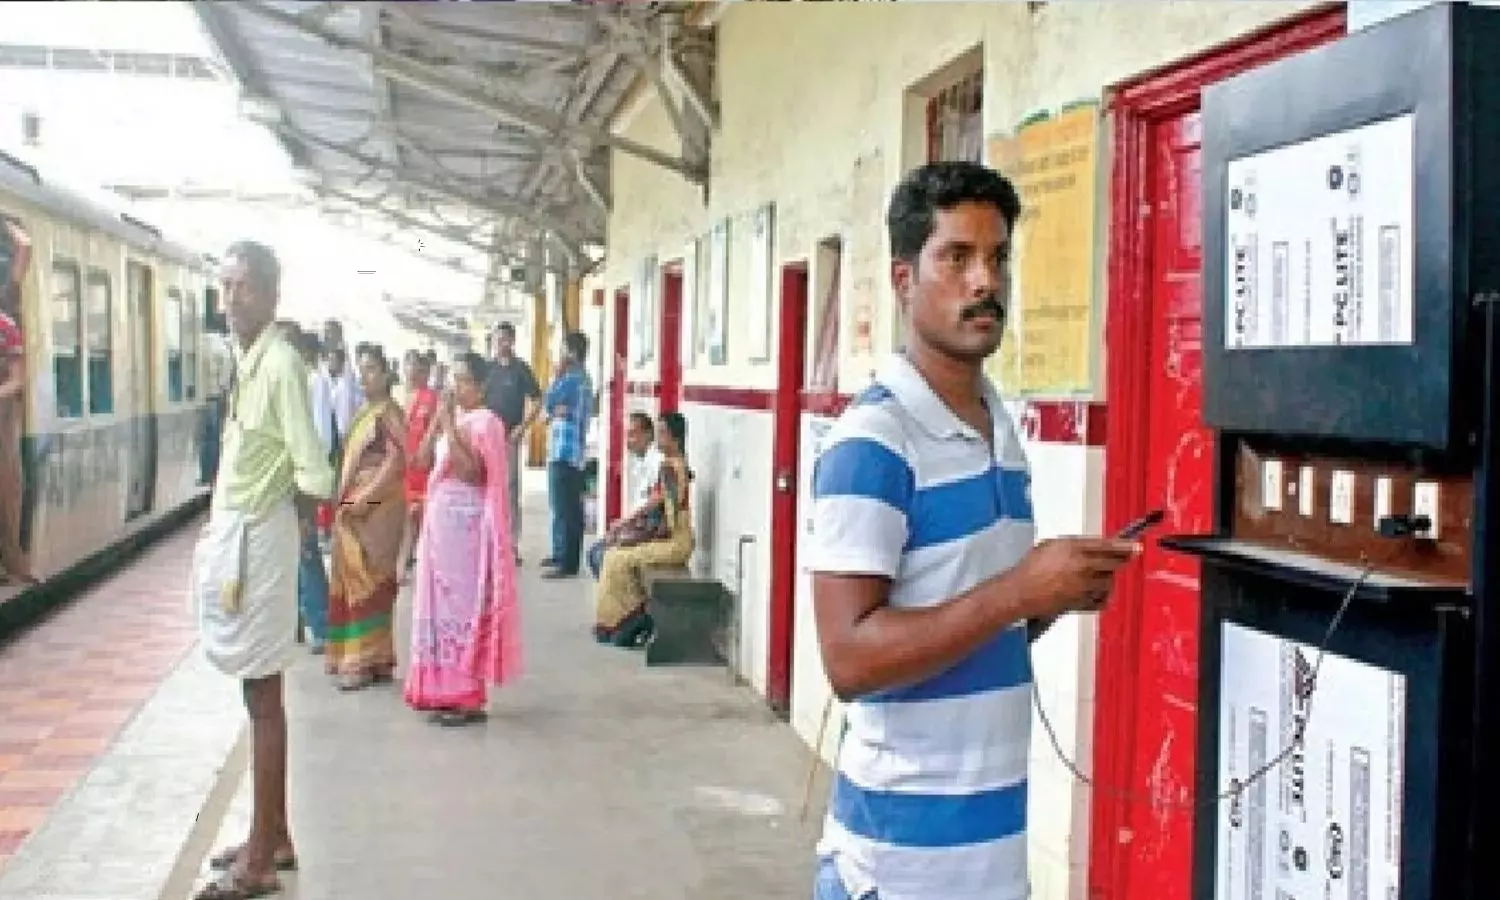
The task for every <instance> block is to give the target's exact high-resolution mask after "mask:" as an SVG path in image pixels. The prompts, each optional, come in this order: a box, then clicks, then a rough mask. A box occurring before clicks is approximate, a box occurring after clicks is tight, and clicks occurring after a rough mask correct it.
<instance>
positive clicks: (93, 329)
mask: <svg viewBox="0 0 1500 900" xmlns="http://www.w3.org/2000/svg"><path fill="white" fill-rule="evenodd" d="M113 306H114V286H113V285H112V284H111V283H110V280H109V274H108V273H106V272H105V271H104V270H103V269H90V270H89V278H88V310H87V319H86V322H85V326H86V328H85V330H86V331H87V333H88V342H87V344H88V375H89V379H88V380H89V385H88V387H89V413H90V415H109V414H110V413H112V412H114V411H115V385H114V374H115V373H114V368H115V366H114V315H113V312H114V311H113Z"/></svg>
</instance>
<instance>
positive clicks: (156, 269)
mask: <svg viewBox="0 0 1500 900" xmlns="http://www.w3.org/2000/svg"><path fill="white" fill-rule="evenodd" d="M0 226H3V227H4V228H6V229H7V230H8V231H9V233H10V236H11V239H12V240H13V242H14V243H16V244H17V245H18V246H23V247H29V252H27V253H26V254H25V255H26V256H27V257H28V261H27V262H26V264H25V265H24V268H22V269H20V270H19V271H18V272H17V274H18V275H19V277H20V281H19V291H16V290H8V291H6V292H5V294H6V297H7V302H8V304H9V305H10V306H11V307H12V308H9V309H6V310H5V312H6V313H7V314H9V315H10V316H11V317H12V318H13V319H16V320H17V322H18V324H19V325H20V326H21V330H22V333H23V337H24V346H25V354H24V369H25V374H26V390H25V398H24V400H23V401H22V404H21V405H22V420H23V423H24V425H23V428H22V429H21V432H22V436H21V439H20V446H19V447H18V448H17V447H7V448H3V449H0V460H4V459H5V458H6V454H7V453H9V454H12V455H11V456H10V457H9V459H11V460H14V459H16V456H15V455H14V454H19V459H20V470H21V487H22V490H21V497H20V502H19V505H18V507H17V508H18V509H19V512H20V516H19V517H20V531H21V544H22V546H23V548H24V549H25V551H26V552H27V553H28V554H29V558H30V564H31V569H32V574H33V575H35V576H36V577H37V578H38V579H39V580H40V584H39V585H38V587H39V588H40V590H29V591H26V592H25V593H26V594H27V595H28V596H32V597H36V596H43V595H47V594H51V593H55V592H53V591H49V590H48V588H49V587H55V586H58V585H59V584H60V582H61V581H62V579H64V578H66V577H68V576H70V575H73V574H77V573H79V572H80V571H82V570H83V569H85V568H87V567H88V566H87V565H86V564H88V563H91V562H94V563H98V562H107V560H108V558H109V557H110V556H112V555H113V554H114V553H115V552H116V551H118V550H121V549H123V548H126V547H128V546H134V545H135V544H137V543H139V542H140V539H141V538H142V537H143V536H145V535H148V534H150V533H151V532H152V531H154V530H157V529H158V527H159V526H162V525H164V524H166V523H168V522H170V521H173V520H175V519H179V518H181V517H183V516H184V515H186V514H188V513H190V512H191V511H192V510H193V509H195V508H201V506H202V504H203V501H204V499H205V498H206V496H207V491H208V488H207V487H206V486H205V485H203V484H201V483H200V472H199V465H198V444H199V442H200V439H201V438H200V430H201V424H200V423H201V422H202V416H203V409H204V407H205V405H206V403H205V400H204V398H203V391H202V386H203V384H204V374H205V361H204V360H203V359H202V358H201V354H200V347H201V346H202V342H201V339H200V338H201V334H202V329H203V327H204V323H205V319H206V318H207V314H208V313H209V311H211V310H213V309H215V308H216V307H217V296H216V275H215V269H216V264H215V262H214V260H212V259H211V258H210V257H207V256H204V255H202V254H197V253H194V252H191V251H190V250H188V249H186V248H185V247H181V246H178V245H175V244H172V243H170V242H168V241H166V240H164V239H163V237H162V235H161V234H160V232H158V231H157V230H156V229H155V228H153V227H152V226H150V225H149V224H147V223H145V222H141V221H138V220H135V219H134V218H132V217H130V216H129V215H127V214H123V213H121V212H119V211H116V210H111V209H109V208H108V207H107V206H105V205H103V204H101V203H97V202H93V201H91V200H89V199H87V198H86V197H84V196H82V195H80V194H78V193H75V192H72V191H69V190H67V189H65V188H63V187H61V186H59V185H54V184H49V183H48V182H47V181H46V180H45V179H43V177H42V176H41V174H40V173H39V172H38V171H37V170H36V169H35V168H33V167H32V166H29V165H27V164H25V163H23V162H21V161H19V160H16V159H14V158H12V157H9V156H7V155H5V154H3V153H0ZM0 431H3V429H0ZM7 440H13V438H7ZM5 483H6V482H5V480H3V479H0V489H5V488H4V487H3V485H5ZM20 593H21V590H20V588H19V586H17V585H14V584H10V585H0V610H3V609H4V606H5V605H6V604H5V603H4V601H5V600H6V599H7V598H13V597H15V596H17V595H19V594H20ZM0 618H5V617H3V616H0Z"/></svg>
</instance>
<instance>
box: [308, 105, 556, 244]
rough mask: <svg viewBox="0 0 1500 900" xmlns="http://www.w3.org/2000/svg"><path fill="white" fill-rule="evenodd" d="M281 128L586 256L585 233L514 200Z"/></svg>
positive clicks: (309, 143)
mask: <svg viewBox="0 0 1500 900" xmlns="http://www.w3.org/2000/svg"><path fill="white" fill-rule="evenodd" d="M280 127H281V129H282V130H284V131H286V132H288V133H289V134H291V136H293V137H294V138H296V139H297V140H299V141H301V142H303V143H304V144H307V145H311V146H316V147H322V148H324V149H327V150H331V151H333V152H335V153H338V154H341V155H343V156H346V157H348V158H349V159H351V160H354V161H355V162H357V163H359V164H361V165H363V166H366V167H368V168H370V169H379V170H382V171H386V172H389V173H391V174H392V175H394V176H395V177H396V178H397V179H398V180H400V181H404V182H406V183H408V184H410V185H411V186H412V187H415V188H419V189H421V190H423V191H427V192H429V193H433V194H438V195H440V196H445V197H447V198H449V199H450V200H451V201H453V202H456V203H461V204H464V205H466V206H474V207H479V208H481V209H486V210H488V211H490V212H492V213H495V214H497V215H501V216H507V217H510V218H514V219H519V220H520V221H523V222H525V223H526V224H528V225H530V226H532V227H533V228H535V229H537V230H538V231H540V232H544V233H550V234H551V235H552V236H553V238H554V240H555V241H556V243H557V244H558V246H559V248H560V249H562V251H563V252H564V253H565V254H567V255H568V256H569V257H570V258H572V259H573V260H575V261H577V262H581V261H582V260H583V258H584V255H583V250H582V247H581V246H580V245H581V243H582V240H583V239H584V236H579V235H576V234H574V233H573V231H572V229H571V228H567V227H564V226H563V223H560V222H554V221H551V220H549V219H547V218H545V217H542V216H538V215H537V214H535V213H533V212H532V211H531V210H528V209H526V208H524V207H523V206H521V205H520V204H518V203H516V202H514V201H512V200H509V199H506V198H502V197H497V196H495V195H493V194H475V193H471V192H470V191H468V190H466V189H464V188H462V187H459V186H457V185H453V184H449V183H445V182H447V179H444V180H443V181H439V180H437V179H435V178H429V177H427V176H425V175H421V174H418V173H415V172H411V171H409V170H405V169H402V168H401V167H400V166H398V165H395V164H393V163H391V162H388V161H386V160H383V159H380V158H378V157H375V156H371V155H370V154H368V153H364V152H362V151H360V150H355V149H352V148H350V147H345V146H342V145H340V144H337V143H334V142H333V141H329V140H325V139H323V138H321V137H318V136H316V135H311V134H306V133H304V132H302V131H300V130H298V129H297V128H295V127H294V126H292V125H289V124H287V123H282V125H281V126H280Z"/></svg>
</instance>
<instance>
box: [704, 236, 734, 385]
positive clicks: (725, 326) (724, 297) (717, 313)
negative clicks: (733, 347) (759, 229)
mask: <svg viewBox="0 0 1500 900" xmlns="http://www.w3.org/2000/svg"><path fill="white" fill-rule="evenodd" d="M728 306H729V220H728V219H725V220H723V221H722V222H719V223H718V224H717V225H715V226H714V230H713V231H712V232H711V233H710V234H709V238H708V296H707V297H706V298H705V303H704V304H703V347H704V351H705V355H707V356H708V364H709V365H711V366H722V365H724V363H725V362H726V361H727V360H728V358H729V355H728V349H727V346H726V345H727V342H728V337H729V321H728Z"/></svg>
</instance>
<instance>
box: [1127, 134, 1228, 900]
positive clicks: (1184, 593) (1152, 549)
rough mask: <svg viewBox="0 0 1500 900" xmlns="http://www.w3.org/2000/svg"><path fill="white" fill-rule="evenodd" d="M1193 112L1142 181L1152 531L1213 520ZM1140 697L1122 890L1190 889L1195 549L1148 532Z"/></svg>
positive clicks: (1156, 139) (1197, 530)
mask: <svg viewBox="0 0 1500 900" xmlns="http://www.w3.org/2000/svg"><path fill="white" fill-rule="evenodd" d="M1199 143H1200V134H1199V123H1198V114H1197V113H1196V112H1195V113H1191V114H1188V115H1185V116H1182V117H1180V118H1176V119H1168V120H1165V121H1162V122H1161V123H1159V124H1157V125H1156V126H1154V128H1153V129H1152V133H1151V141H1150V145H1151V146H1150V153H1151V160H1150V171H1149V175H1148V192H1149V197H1150V204H1151V217H1150V219H1149V221H1150V223H1151V232H1150V234H1149V235H1148V238H1147V242H1148V245H1149V247H1150V253H1151V268H1150V292H1149V302H1150V305H1151V323H1152V324H1151V332H1150V335H1149V342H1150V360H1151V371H1150V375H1149V398H1148V400H1147V404H1146V406H1147V426H1148V429H1149V431H1148V434H1147V438H1146V446H1147V453H1146V458H1147V459H1148V460H1149V463H1148V466H1147V469H1146V472H1145V473H1144V474H1145V481H1146V503H1147V505H1148V506H1150V507H1157V506H1160V507H1161V508H1162V509H1164V510H1166V513H1167V518H1166V521H1165V522H1164V523H1163V524H1162V527H1161V529H1160V533H1162V534H1204V533H1207V532H1208V531H1209V530H1210V529H1211V527H1212V515H1213V503H1212V479H1213V438H1212V435H1211V433H1210V432H1208V431H1207V430H1205V429H1204V428H1203V427H1202V425H1201V420H1200V412H1201V405H1202V404H1201V401H1202V342H1201V338H1202V292H1201V289H1200V280H1199V272H1200V262H1201V253H1200V246H1199V234H1200V216H1199V184H1200V180H1201V177H1200V176H1201V172H1200V165H1199ZM1141 579H1142V590H1141V593H1140V594H1139V596H1140V597H1141V608H1140V626H1139V630H1138V631H1137V632H1136V634H1137V635H1138V641H1139V643H1138V646H1136V647H1135V648H1134V649H1135V653H1134V658H1135V659H1136V660H1137V661H1138V676H1137V677H1138V679H1139V680H1138V682H1137V684H1136V690H1137V696H1138V697H1139V698H1143V699H1144V698H1153V699H1152V701H1151V702H1142V703H1140V704H1139V705H1138V706H1137V707H1136V711H1137V718H1136V723H1135V733H1134V735H1133V744H1132V745H1131V746H1130V747H1129V748H1128V753H1129V765H1128V767H1127V768H1126V772H1127V773H1128V774H1127V779H1128V780H1127V785H1128V786H1129V788H1130V790H1131V791H1132V792H1134V793H1138V794H1140V795H1141V796H1140V797H1139V798H1137V799H1136V800H1135V802H1132V803H1130V804H1128V811H1127V813H1126V825H1125V830H1126V833H1128V834H1129V835H1130V850H1129V852H1127V853H1126V854H1124V856H1125V860H1126V861H1125V867H1126V872H1125V873H1124V881H1123V883H1124V884H1125V885H1126V886H1127V889H1126V891H1125V893H1124V894H1123V896H1124V897H1129V898H1148V897H1149V898H1152V900H1188V897H1189V876H1190V873H1191V871H1192V853H1193V831H1192V829H1193V813H1192V810H1191V809H1190V808H1189V807H1187V806H1185V805H1184V804H1185V803H1186V802H1188V801H1190V800H1191V798H1192V789H1193V787H1192V786H1193V767H1194V756H1195V749H1196V747H1195V742H1196V740H1197V701H1198V602H1199V594H1198V586H1199V567H1198V563H1197V561H1196V560H1194V559H1192V558H1191V557H1188V556H1186V555H1183V554H1180V553H1171V552H1169V551H1165V550H1162V549H1161V548H1159V547H1157V546H1155V544H1154V543H1152V542H1150V541H1148V542H1147V546H1146V549H1145V552H1144V554H1143V555H1142V565H1141Z"/></svg>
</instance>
